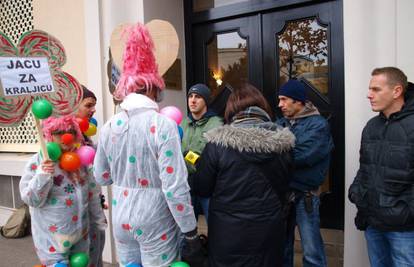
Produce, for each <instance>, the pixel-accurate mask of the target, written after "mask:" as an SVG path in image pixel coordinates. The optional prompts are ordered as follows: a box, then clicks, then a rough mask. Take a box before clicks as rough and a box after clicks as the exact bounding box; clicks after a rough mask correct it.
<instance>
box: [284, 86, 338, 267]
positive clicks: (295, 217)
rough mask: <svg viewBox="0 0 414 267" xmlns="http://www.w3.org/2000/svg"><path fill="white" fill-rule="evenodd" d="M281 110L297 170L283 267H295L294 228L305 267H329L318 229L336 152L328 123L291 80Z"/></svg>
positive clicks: (294, 177) (285, 90)
mask: <svg viewBox="0 0 414 267" xmlns="http://www.w3.org/2000/svg"><path fill="white" fill-rule="evenodd" d="M279 108H280V109H281V111H282V113H283V116H284V118H282V119H280V120H278V122H277V123H278V124H280V125H281V126H283V127H288V128H289V129H290V130H291V131H292V132H293V134H294V135H295V137H296V143H295V148H294V150H293V158H294V165H295V171H294V174H293V179H292V181H291V183H290V187H291V189H292V192H293V193H292V196H294V202H293V205H292V209H291V210H290V214H289V219H288V225H287V240H286V248H285V259H284V264H283V266H284V267H293V243H294V233H295V231H294V230H295V226H296V225H297V226H298V229H299V234H300V237H301V243H302V250H303V266H304V267H308V266H318V267H323V266H326V256H325V251H324V245H323V240H322V237H321V233H320V229H319V221H320V220H319V203H320V202H319V194H318V192H319V190H318V189H319V186H320V185H321V184H322V183H323V181H324V179H325V177H326V173H327V171H328V169H329V161H330V154H331V150H332V149H333V142H332V137H331V134H330V130H329V124H328V122H327V121H326V120H325V118H323V117H322V116H321V115H320V114H319V111H318V109H317V108H316V107H315V106H314V105H313V104H312V103H311V102H310V101H307V99H306V93H305V87H304V85H303V84H302V83H301V82H299V81H297V80H289V81H288V82H287V83H286V84H284V85H283V86H282V88H281V89H280V91H279Z"/></svg>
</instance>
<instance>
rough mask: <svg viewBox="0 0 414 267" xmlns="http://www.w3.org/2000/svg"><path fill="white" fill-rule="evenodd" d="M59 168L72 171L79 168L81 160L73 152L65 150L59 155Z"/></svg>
mask: <svg viewBox="0 0 414 267" xmlns="http://www.w3.org/2000/svg"><path fill="white" fill-rule="evenodd" d="M59 163H60V164H59V165H60V168H62V169H63V170H65V171H68V172H73V171H76V170H77V169H79V167H80V166H81V161H80V159H79V156H78V155H77V154H76V153H75V152H65V153H63V154H62V156H60V162H59Z"/></svg>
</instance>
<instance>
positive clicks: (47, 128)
mask: <svg viewBox="0 0 414 267" xmlns="http://www.w3.org/2000/svg"><path fill="white" fill-rule="evenodd" d="M42 124H43V125H42V128H43V136H44V137H45V139H46V140H47V141H48V142H51V141H52V139H53V137H52V135H53V134H54V133H59V132H61V133H63V132H70V131H74V132H75V133H76V134H75V135H76V136H75V138H76V139H77V140H82V139H83V136H82V132H81V130H80V129H79V123H78V122H77V120H76V118H75V117H74V116H73V115H66V116H63V117H49V118H47V119H46V120H44V121H43V123H42Z"/></svg>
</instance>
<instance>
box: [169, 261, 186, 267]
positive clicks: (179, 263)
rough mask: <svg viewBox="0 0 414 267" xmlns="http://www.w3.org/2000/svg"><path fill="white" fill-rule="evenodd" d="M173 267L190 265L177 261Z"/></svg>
mask: <svg viewBox="0 0 414 267" xmlns="http://www.w3.org/2000/svg"><path fill="white" fill-rule="evenodd" d="M171 267H190V265H188V263H185V262H183V261H176V262H174V263H173V264H171Z"/></svg>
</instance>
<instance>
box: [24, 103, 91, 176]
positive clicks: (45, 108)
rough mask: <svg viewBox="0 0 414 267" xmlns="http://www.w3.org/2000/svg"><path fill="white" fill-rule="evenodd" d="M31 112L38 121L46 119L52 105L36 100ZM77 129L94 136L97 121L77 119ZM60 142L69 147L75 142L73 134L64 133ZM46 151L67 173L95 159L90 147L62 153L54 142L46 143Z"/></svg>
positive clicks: (50, 112)
mask: <svg viewBox="0 0 414 267" xmlns="http://www.w3.org/2000/svg"><path fill="white" fill-rule="evenodd" d="M32 112H33V114H34V116H35V117H36V118H38V119H46V118H48V117H49V116H50V115H52V112H53V107H52V104H51V103H50V102H49V101H47V100H46V99H39V100H36V101H35V102H34V103H33V105H32ZM78 123H79V128H80V130H81V131H82V132H83V133H84V134H85V135H86V136H93V135H95V134H96V127H97V124H98V123H97V121H96V119H94V118H91V119H90V120H88V119H87V118H84V119H79V120H78ZM60 139H61V142H62V143H63V144H65V145H71V144H73V142H74V141H75V137H74V136H73V134H70V133H65V134H62V136H61V138H60ZM46 149H47V152H48V154H49V158H50V159H51V160H53V161H59V166H60V167H61V168H62V169H63V170H65V171H68V172H73V171H76V170H77V169H79V168H80V166H81V165H83V166H88V165H90V164H92V163H93V159H94V158H95V149H93V148H92V147H90V146H80V147H79V148H78V150H77V151H76V153H75V152H64V153H62V149H61V148H60V145H59V144H58V143H56V142H48V143H47V144H46Z"/></svg>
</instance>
